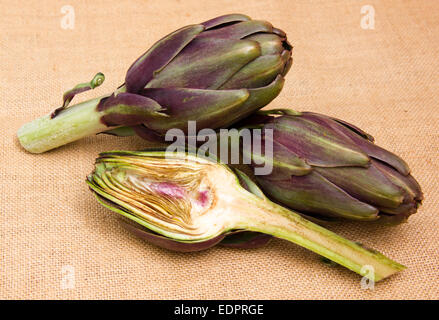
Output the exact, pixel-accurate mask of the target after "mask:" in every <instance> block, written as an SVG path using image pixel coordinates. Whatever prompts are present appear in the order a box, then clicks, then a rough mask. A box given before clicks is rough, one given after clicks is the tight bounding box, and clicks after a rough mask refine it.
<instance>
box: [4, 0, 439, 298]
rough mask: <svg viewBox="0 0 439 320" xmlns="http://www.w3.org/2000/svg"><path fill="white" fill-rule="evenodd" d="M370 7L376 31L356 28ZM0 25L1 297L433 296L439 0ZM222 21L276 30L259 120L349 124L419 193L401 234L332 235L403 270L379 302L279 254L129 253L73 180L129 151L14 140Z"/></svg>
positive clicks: (119, 7)
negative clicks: (28, 147)
mask: <svg viewBox="0 0 439 320" xmlns="http://www.w3.org/2000/svg"><path fill="white" fill-rule="evenodd" d="M65 5H71V6H72V7H73V9H74V13H75V21H74V28H73V30H72V29H68V28H67V29H65V27H66V26H67V27H69V26H71V25H69V24H68V22H69V21H66V20H63V17H65V16H66V14H67V13H66V12H67V11H62V7H63V6H65ZM365 5H370V6H372V8H373V9H374V11H375V25H374V29H364V27H365V26H366V27H367V26H369V27H370V26H371V25H370V21H363V23H365V24H363V25H362V22H361V21H362V18H364V15H365V14H368V13H369V14H370V13H371V11H370V10H371V9H370V7H366V9H363V10H365V11H363V14H362V13H361V10H362V9H361V8H362V7H363V6H365ZM64 10H66V9H64ZM0 11H1V13H2V17H1V19H0V29H1V30H2V32H1V36H0V47H1V50H0V61H1V73H0V79H1V82H0V83H1V89H0V105H1V107H0V119H1V127H0V139H1V140H0V141H1V149H0V161H1V165H0V188H1V189H0V201H1V204H0V208H1V215H0V228H1V231H0V239H1V247H0V255H1V261H0V267H1V268H0V276H1V281H0V298H7V299H11V298H43V299H45V298H67V299H71V298H80V299H85V298H88V299H97V298H105V299H119V298H121V299H125V298H133V299H141V298H147V299H151V298H152V299H162V298H175V299H189V298H207V299H213V298H219V299H221V298H225V299H229V298H230V299H239V298H242V299H248V298H250V299H253V298H257V299H265V298H268V299H308V298H317V299H406V298H416V299H421V298H439V293H438V285H439V267H438V266H439V253H438V252H439V244H438V243H439V235H438V229H439V222H438V205H439V201H438V200H439V194H438V192H437V190H438V188H439V186H438V176H437V172H438V162H437V160H438V147H439V136H438V120H439V112H438V92H439V22H438V21H439V1H384V0H383V1H374V0H367V1H362V0H361V1H360V0H356V1H326V0H322V1H308V0H302V1H290V0H284V1H258V0H252V1H235V0H230V1H229V0H227V1H225V0H222V1H196V0H185V1H164V0H157V1H153V0H148V1H141V0H137V1H120V0H119V1H112V2H110V1H103V0H95V1H85V0H84V1H77V0H75V1H61V2H60V1H41V0H39V1H22V2H19V1H16V2H10V1H5V0H1V2H0ZM231 12H241V13H245V14H248V15H250V16H252V17H253V18H259V19H266V20H269V21H271V22H272V23H273V24H274V25H276V26H278V27H280V28H282V29H284V30H285V31H286V32H287V33H288V35H289V39H290V40H291V42H292V43H293V45H294V54H293V55H294V66H293V68H292V71H291V72H290V74H289V75H288V77H287V82H286V86H285V89H284V90H283V92H282V93H281V95H280V96H279V98H278V99H277V100H276V101H275V102H273V103H271V104H270V106H269V107H291V108H295V109H298V110H312V111H316V112H321V113H326V114H329V115H333V116H336V117H339V118H343V119H345V120H348V121H350V122H353V123H355V124H357V125H359V126H360V127H362V128H365V129H367V131H368V132H369V133H371V134H373V135H374V136H375V137H376V138H377V139H376V140H377V142H378V143H379V144H380V145H382V146H384V147H386V148H389V149H391V150H393V151H394V152H395V153H397V154H399V155H401V156H402V157H403V158H405V159H406V160H407V162H408V163H409V164H410V166H411V168H412V171H413V174H414V176H415V177H416V178H417V179H418V180H419V182H420V183H421V185H422V187H423V191H424V193H425V198H426V200H425V202H424V205H423V206H422V208H421V209H420V210H419V212H418V213H417V214H416V215H414V216H412V217H411V218H410V220H409V222H408V223H406V224H403V225H400V226H397V227H393V228H392V227H391V228H389V227H376V226H365V225H360V224H354V223H348V224H342V225H336V226H333V227H332V229H333V230H335V231H337V232H340V233H341V234H343V235H344V236H346V237H349V238H350V239H353V240H356V241H360V242H362V243H364V244H366V245H367V246H370V247H374V248H376V249H378V250H380V251H382V252H383V253H385V254H387V255H388V256H390V257H392V258H394V259H395V260H397V261H399V262H401V263H403V264H405V265H407V266H408V269H407V270H406V271H404V272H401V273H399V274H397V275H396V276H394V277H392V278H390V279H387V280H385V281H383V282H381V283H378V284H376V286H375V288H374V290H364V289H362V288H361V286H360V277H358V276H357V275H355V274H354V273H352V272H349V271H347V270H345V269H342V268H337V267H335V268H331V267H328V266H326V265H325V264H323V263H321V262H320V260H319V259H318V257H317V256H316V255H315V254H313V253H310V252H308V251H307V250H304V249H302V248H300V247H298V246H296V245H293V244H290V243H287V242H284V241H280V240H274V241H272V242H271V243H270V244H269V245H268V246H267V247H265V248H262V249H256V250H248V251H240V250H234V249H226V248H221V247H217V248H213V249H211V250H207V251H204V252H200V253H192V254H181V253H173V252H169V251H165V250H162V249H159V248H156V247H154V246H151V245H149V244H146V243H144V242H143V241H141V240H139V239H137V238H136V237H134V236H133V235H131V234H130V233H128V232H127V231H125V229H123V228H122V227H121V226H120V224H119V223H118V222H117V220H116V218H115V216H114V215H111V214H109V211H108V210H106V209H105V208H103V207H101V206H100V205H98V204H97V203H96V201H95V199H94V197H93V196H92V194H91V192H89V190H88V188H87V186H86V184H85V183H84V179H85V176H86V174H88V173H89V172H90V171H91V170H92V167H93V162H94V159H95V157H96V155H97V154H98V152H100V151H105V150H111V149H140V148H142V147H144V146H145V142H143V141H142V140H140V139H139V138H115V137H109V136H103V135H100V136H96V137H90V138H87V139H84V140H82V141H78V142H76V143H72V144H70V145H68V146H65V147H62V148H59V149H57V150H54V151H51V152H48V153H45V154H42V155H32V154H29V153H26V152H25V151H24V150H23V149H21V148H20V146H19V144H18V142H17V139H16V138H15V133H16V131H17V129H18V128H19V127H20V126H21V125H22V124H23V123H25V122H27V121H30V120H32V119H34V118H36V117H39V116H41V115H43V114H45V113H47V112H49V111H50V110H51V109H53V108H54V107H56V106H58V105H59V104H60V102H61V95H62V93H63V92H64V91H65V90H66V89H69V88H71V87H72V86H73V85H75V84H77V83H79V82H84V81H89V80H90V79H91V77H92V76H93V75H94V73H95V72H97V71H102V72H104V73H105V75H106V77H107V80H106V83H104V85H103V86H102V87H100V88H98V89H96V90H95V91H94V92H91V93H86V94H83V95H82V96H81V97H78V98H75V101H79V100H81V99H86V98H90V97H92V96H96V95H98V94H103V93H106V92H108V91H110V90H112V89H113V88H115V87H116V86H117V85H119V84H120V83H121V82H122V81H123V79H124V75H125V72H126V70H127V68H128V67H129V65H130V64H131V63H132V61H133V60H134V59H135V58H137V57H138V56H139V55H140V54H141V53H143V52H144V51H145V50H146V49H147V48H148V47H149V46H150V45H151V44H153V43H154V42H155V41H156V40H158V39H159V38H160V37H161V36H163V35H166V34H167V33H169V32H171V31H173V30H174V29H177V28H179V27H181V26H184V25H187V24H191V23H197V22H201V21H204V20H206V19H209V18H212V17H214V16H217V15H221V14H224V13H231ZM64 19H65V18H64ZM63 23H64V24H63ZM66 23H67V25H66ZM76 99H78V100H76Z"/></svg>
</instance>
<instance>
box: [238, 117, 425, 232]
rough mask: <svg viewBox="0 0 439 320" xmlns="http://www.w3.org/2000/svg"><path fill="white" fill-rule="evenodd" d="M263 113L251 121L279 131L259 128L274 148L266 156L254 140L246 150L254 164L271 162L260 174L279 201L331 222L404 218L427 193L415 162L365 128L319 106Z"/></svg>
mask: <svg viewBox="0 0 439 320" xmlns="http://www.w3.org/2000/svg"><path fill="white" fill-rule="evenodd" d="M258 113H259V114H256V115H254V116H252V117H251V118H248V119H246V120H244V122H245V126H250V127H252V128H254V127H259V128H263V129H264V130H267V129H270V130H272V133H273V134H272V135H270V136H266V135H265V134H264V132H265V131H264V130H260V131H255V134H257V133H258V132H261V135H262V137H261V140H262V144H263V145H264V144H266V143H269V144H271V145H273V152H272V154H268V155H267V157H265V155H264V154H263V155H262V157H261V155H260V154H253V153H252V150H251V149H250V148H249V146H248V145H244V146H243V150H244V154H245V156H246V159H250V160H251V161H252V163H251V164H250V166H251V167H257V166H259V165H260V163H264V162H265V161H270V162H272V164H273V170H272V172H271V173H270V174H268V175H258V176H255V178H256V180H257V182H258V184H259V186H260V187H261V189H262V190H263V192H264V193H265V194H266V195H267V196H269V197H270V198H271V199H273V200H274V201H277V202H278V203H281V204H283V205H286V206H288V207H289V208H291V209H294V210H298V211H300V212H301V213H302V214H305V215H308V216H312V217H313V218H317V219H318V220H326V221H327V220H335V219H349V220H357V221H375V220H377V222H380V223H384V224H397V223H400V222H403V221H405V220H407V218H408V217H409V216H410V215H411V214H414V213H415V212H416V211H417V209H418V207H419V205H420V204H421V201H422V199H423V195H422V191H421V188H420V186H419V184H418V183H417V181H416V180H415V179H414V178H413V177H412V176H411V175H410V168H409V167H408V165H407V164H406V163H405V161H404V160H402V159H401V158H400V157H398V156H397V155H395V154H393V153H391V152H389V151H387V150H386V149H383V148H381V147H379V146H378V145H376V144H375V143H374V139H373V137H372V136H371V135H369V134H367V133H366V132H364V131H363V130H361V129H360V128H358V127H356V126H354V125H352V124H350V123H347V122H346V121H343V120H339V119H334V118H331V117H328V116H325V115H321V114H317V113H312V112H302V113H299V112H293V111H291V110H282V109H279V110H272V111H267V112H263V111H261V112H258ZM241 125H244V123H242V124H241ZM262 149H263V150H264V148H262ZM255 160H257V163H256V162H255Z"/></svg>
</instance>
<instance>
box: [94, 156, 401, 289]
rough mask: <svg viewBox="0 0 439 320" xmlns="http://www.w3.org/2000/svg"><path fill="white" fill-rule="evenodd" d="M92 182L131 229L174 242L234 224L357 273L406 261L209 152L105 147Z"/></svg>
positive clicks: (208, 236) (190, 242)
mask: <svg viewBox="0 0 439 320" xmlns="http://www.w3.org/2000/svg"><path fill="white" fill-rule="evenodd" d="M238 174H239V176H240V178H241V179H244V181H245V183H246V184H247V185H248V186H250V188H253V187H254V186H253V187H252V184H251V180H249V179H248V178H247V177H246V176H245V175H244V174H243V173H238ZM87 183H88V185H89V187H90V188H91V190H93V192H94V193H95V195H96V197H97V199H98V200H99V202H100V203H101V204H103V205H104V206H105V207H107V208H109V209H110V210H113V211H115V212H117V213H119V214H121V215H122V216H124V217H126V218H128V219H129V220H130V221H132V223H133V224H130V225H129V228H130V229H131V230H132V231H133V232H135V233H136V234H138V235H139V236H141V237H143V238H144V239H147V240H148V241H151V242H153V243H155V244H157V245H160V246H162V247H167V248H169V249H174V250H182V251H194V250H201V249H205V248H208V247H211V246H212V245H214V244H216V243H219V242H220V241H223V240H224V237H225V236H227V235H230V234H231V233H233V232H236V231H251V232H256V233H247V235H248V236H249V237H250V238H252V239H253V240H254V237H256V240H255V241H256V242H258V240H261V241H262V242H263V243H264V242H266V239H267V238H265V239H264V238H262V239H261V238H259V239H258V238H257V236H258V235H259V233H263V234H266V235H271V236H275V237H278V238H281V239H285V240H288V241H291V242H294V243H296V244H298V245H301V246H303V247H305V248H307V249H309V250H311V251H314V252H316V253H317V254H320V255H322V256H324V257H326V258H328V259H330V260H332V261H334V262H336V263H338V264H340V265H343V266H345V267H347V268H349V269H351V270H352V271H355V272H357V273H360V274H361V272H362V268H363V267H364V266H366V265H367V266H372V267H373V269H374V273H373V274H369V275H368V276H369V277H371V278H372V279H373V280H375V281H378V280H381V279H383V278H386V277H388V276H390V275H392V274H394V273H396V272H398V271H400V270H402V269H404V267H403V266H402V265H400V264H398V263H396V262H394V261H392V260H390V259H388V258H387V257H385V256H383V255H382V254H380V253H377V252H376V251H371V250H367V249H365V248H363V247H362V246H360V245H358V244H356V243H354V242H351V241H349V240H346V239H344V238H342V237H340V236H338V235H337V234H335V233H333V232H330V231H328V230H326V229H324V228H323V227H321V226H318V225H316V224H314V223H312V222H310V221H308V220H306V219H304V218H303V217H301V216H300V215H298V214H297V213H295V212H292V211H290V210H287V209H285V208H284V207H281V206H279V205H277V204H275V203H273V202H271V201H270V200H268V199H267V198H265V197H264V196H263V195H262V194H261V193H260V191H258V189H257V188H256V187H255V189H254V191H253V193H252V192H249V191H247V190H246V189H244V188H243V187H242V186H241V184H240V183H239V180H238V178H237V176H236V175H235V173H234V172H233V171H231V169H230V168H229V167H227V166H225V165H223V164H221V163H218V162H216V161H214V160H212V159H209V158H205V157H197V156H195V155H192V154H190V153H186V152H161V151H144V152H130V151H112V152H106V153H102V154H100V156H99V158H97V160H96V165H95V170H94V172H93V173H91V174H90V175H89V176H88V178H87ZM238 235H239V234H238ZM232 236H233V235H232ZM241 240H242V239H241ZM250 240H251V239H250ZM225 242H226V244H227V241H225ZM230 242H232V244H233V242H234V241H233V239H232V240H230ZM242 242H243V243H246V241H245V239H244V240H242ZM247 243H250V246H251V241H250V242H247ZM244 247H245V246H244Z"/></svg>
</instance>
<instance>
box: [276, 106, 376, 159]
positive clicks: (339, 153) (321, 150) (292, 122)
mask: <svg viewBox="0 0 439 320" xmlns="http://www.w3.org/2000/svg"><path fill="white" fill-rule="evenodd" d="M320 122H321V120H320V119H318V118H312V119H311V118H310V117H309V116H308V115H304V116H284V117H278V118H275V119H274V120H273V127H274V136H275V137H276V141H277V142H279V143H280V144H282V145H283V146H285V147H286V148H287V149H289V150H290V151H291V152H293V153H294V154H296V155H297V156H299V157H300V158H303V159H306V162H307V163H308V164H309V165H313V166H316V167H345V166H352V167H353V166H362V167H367V166H369V164H370V159H369V157H368V156H367V154H366V153H364V152H363V151H362V150H361V149H359V148H358V147H357V146H356V145H355V144H354V143H353V142H352V141H351V140H350V139H349V138H347V137H344V136H341V135H338V134H337V133H336V132H334V130H331V129H330V128H326V127H324V126H322V125H321V123H320ZM292 137H294V139H292Z"/></svg>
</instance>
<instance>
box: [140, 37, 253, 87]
mask: <svg viewBox="0 0 439 320" xmlns="http://www.w3.org/2000/svg"><path fill="white" fill-rule="evenodd" d="M203 34H204V33H203ZM260 55H261V49H260V46H259V44H258V43H257V42H255V41H249V40H235V39H211V38H199V37H198V38H196V39H194V40H193V41H192V42H191V43H190V44H189V45H188V46H187V47H186V48H184V49H183V50H182V51H181V52H180V54H179V55H178V56H177V57H175V59H174V60H172V61H171V62H170V63H169V64H168V65H167V66H166V68H164V69H162V70H161V71H160V72H156V73H155V74H154V77H153V79H151V81H149V82H148V84H147V85H146V88H198V89H218V88H220V87H221V85H223V84H224V83H225V82H226V81H227V80H228V79H230V77H232V76H233V75H234V74H235V73H236V72H238V71H239V70H240V69H241V68H242V67H244V66H245V65H246V64H248V63H249V62H250V61H253V60H254V59H256V58H257V57H259V56H260ZM194 70H196V72H194Z"/></svg>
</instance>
